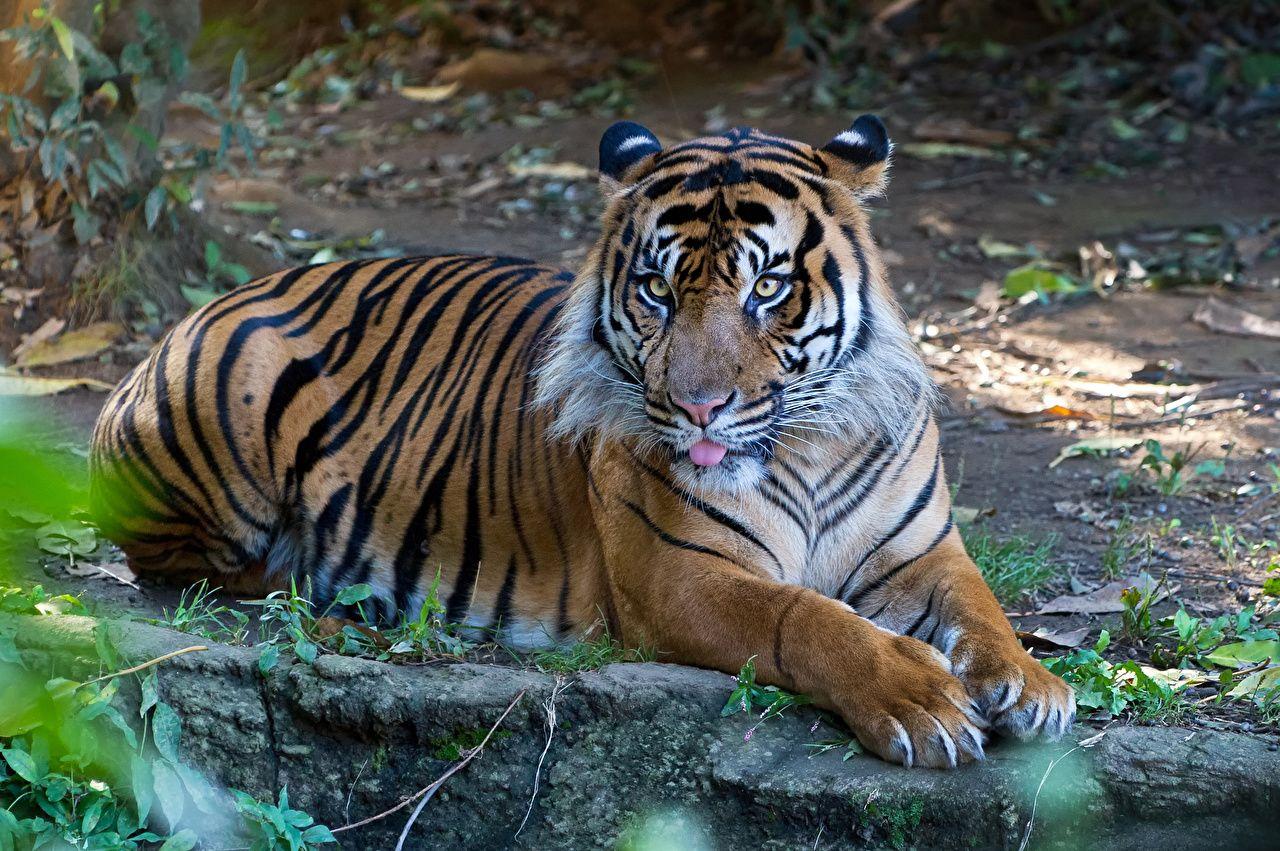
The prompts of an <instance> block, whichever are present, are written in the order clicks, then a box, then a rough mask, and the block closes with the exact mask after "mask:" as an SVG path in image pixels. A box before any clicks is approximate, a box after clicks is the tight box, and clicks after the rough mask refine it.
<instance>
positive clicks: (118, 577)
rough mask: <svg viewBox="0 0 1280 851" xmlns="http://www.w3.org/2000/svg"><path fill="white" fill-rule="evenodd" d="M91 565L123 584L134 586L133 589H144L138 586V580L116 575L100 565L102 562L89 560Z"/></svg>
mask: <svg viewBox="0 0 1280 851" xmlns="http://www.w3.org/2000/svg"><path fill="white" fill-rule="evenodd" d="M89 567H91V568H93V569H94V570H96V571H98V572H99V573H101V574H102V575H104V576H109V577H111V578H112V579H114V580H115V581H116V582H119V583H120V584H122V585H128V586H129V587H130V588H132V589H133V590H135V591H141V590H142V588H140V587H139V586H138V583H136V582H130V581H129V580H128V579H125V578H124V577H123V576H117V575H115V574H114V573H112V572H111V571H109V570H107V569H106V568H105V567H103V566H102V565H100V564H94V563H93V562H89Z"/></svg>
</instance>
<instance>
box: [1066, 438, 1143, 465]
mask: <svg viewBox="0 0 1280 851" xmlns="http://www.w3.org/2000/svg"><path fill="white" fill-rule="evenodd" d="M1141 443H1142V438H1140V437H1090V438H1087V439H1085V440H1078V441H1076V442H1075V443H1072V444H1070V445H1068V446H1064V447H1062V449H1061V451H1059V452H1058V457H1057V458H1054V459H1053V460H1052V461H1050V462H1049V469H1050V470H1052V469H1053V468H1054V467H1056V466H1058V465H1059V464H1061V463H1062V462H1063V461H1066V460H1067V459H1068V458H1079V457H1081V456H1083V455H1107V454H1109V453H1112V452H1116V451H1118V450H1121V449H1132V448H1133V447H1135V446H1138V445H1140V444H1141Z"/></svg>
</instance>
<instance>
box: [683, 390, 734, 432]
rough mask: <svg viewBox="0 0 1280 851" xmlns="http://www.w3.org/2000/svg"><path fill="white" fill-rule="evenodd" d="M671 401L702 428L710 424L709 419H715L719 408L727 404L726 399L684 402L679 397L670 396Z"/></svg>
mask: <svg viewBox="0 0 1280 851" xmlns="http://www.w3.org/2000/svg"><path fill="white" fill-rule="evenodd" d="M671 401H672V402H673V403H675V406H676V407H677V408H679V409H680V410H682V411H684V412H685V413H686V414H688V415H689V419H691V420H693V424H694V425H696V426H702V427H703V428H705V427H707V426H709V425H711V421H712V420H713V419H715V417H716V414H718V413H720V409H721V408H723V407H724V406H725V404H727V402H728V400H727V399H712V400H711V401H710V402H685V401H682V400H680V399H677V398H675V397H674V396H673V397H671Z"/></svg>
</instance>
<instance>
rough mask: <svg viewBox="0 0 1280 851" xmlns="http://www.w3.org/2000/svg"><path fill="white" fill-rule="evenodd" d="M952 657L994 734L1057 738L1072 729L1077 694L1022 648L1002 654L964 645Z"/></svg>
mask: <svg viewBox="0 0 1280 851" xmlns="http://www.w3.org/2000/svg"><path fill="white" fill-rule="evenodd" d="M953 660H954V663H955V672H956V676H958V677H959V678H960V680H961V681H962V682H963V683H964V685H965V688H966V689H967V690H968V692H969V696H970V697H972V698H973V702H974V703H975V704H976V705H977V707H978V710H979V711H980V712H981V713H982V714H983V716H984V717H985V718H986V719H987V721H988V722H990V724H991V726H992V727H993V728H994V729H995V730H996V731H997V732H1000V733H1005V734H1008V735H1012V736H1016V737H1018V738H1019V739H1027V738H1030V737H1032V736H1035V735H1037V734H1040V733H1043V734H1044V735H1046V736H1048V737H1049V738H1051V739H1057V738H1060V737H1061V736H1062V735H1063V734H1064V733H1066V732H1067V731H1068V730H1070V729H1071V724H1072V723H1073V722H1074V721H1075V717H1076V701H1075V692H1073V691H1072V690H1071V686H1069V685H1067V684H1066V683H1064V682H1063V681H1062V680H1061V679H1059V678H1058V677H1055V676H1054V675H1053V674H1051V673H1049V672H1048V671H1047V670H1045V668H1044V666H1042V665H1041V664H1040V663H1039V662H1037V661H1036V660H1035V659H1033V658H1032V657H1031V655H1030V654H1028V653H1027V652H1026V651H1024V650H1023V649H1022V648H1021V647H1018V648H1014V649H1011V650H1009V651H1005V652H1002V651H999V650H993V649H991V648H981V647H980V648H966V647H964V646H963V645H962V646H961V647H958V648H957V649H956V652H955V653H954V654H953Z"/></svg>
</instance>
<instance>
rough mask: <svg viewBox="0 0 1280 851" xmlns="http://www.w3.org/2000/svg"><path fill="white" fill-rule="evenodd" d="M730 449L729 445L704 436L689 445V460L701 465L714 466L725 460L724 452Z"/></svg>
mask: <svg viewBox="0 0 1280 851" xmlns="http://www.w3.org/2000/svg"><path fill="white" fill-rule="evenodd" d="M728 451H729V448H728V447H727V446H723V445H721V444H719V443H716V442H715V441H714V440H707V439H706V438H703V439H702V440H699V441H698V442H697V443H695V444H694V445H693V446H690V447H689V460H690V461H692V462H693V463H695V464H697V465H698V466H699V467H714V466H715V465H717V464H719V463H720V462H721V461H723V460H724V454H725V453H726V452H728Z"/></svg>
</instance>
